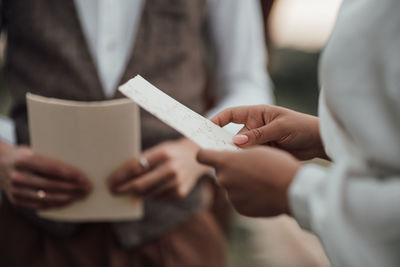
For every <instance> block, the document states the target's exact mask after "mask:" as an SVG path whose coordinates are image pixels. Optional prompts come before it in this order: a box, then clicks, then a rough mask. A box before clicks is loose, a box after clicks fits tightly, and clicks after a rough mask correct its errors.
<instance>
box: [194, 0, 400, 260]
mask: <svg viewBox="0 0 400 267" xmlns="http://www.w3.org/2000/svg"><path fill="white" fill-rule="evenodd" d="M399 11H400V2H399V1H396V0H384V1H373V0H363V1H361V0H352V1H350V0H345V1H344V3H343V5H342V7H341V10H340V13H339V16H338V20H337V24H336V27H335V29H334V31H333V34H332V36H331V39H330V40H329V42H328V45H327V47H326V48H325V51H324V53H323V56H322V58H321V67H320V81H321V87H322V93H321V96H320V110H319V115H320V116H319V117H320V118H317V117H313V116H309V115H305V114H301V113H297V112H294V111H291V110H287V109H284V108H279V107H274V106H252V107H250V106H248V107H239V108H233V109H228V110H225V111H223V112H222V113H220V114H218V115H217V116H216V117H215V118H214V119H213V121H214V122H215V123H217V124H219V125H221V126H223V125H225V124H228V123H229V122H236V123H243V124H244V125H245V127H244V128H243V130H242V131H241V132H240V133H239V134H238V135H237V136H235V137H234V142H235V143H236V144H237V145H239V146H241V147H243V148H247V147H249V146H252V145H261V144H262V145H265V146H262V147H260V146H258V147H255V148H249V149H245V150H242V151H239V152H217V151H208V150H202V151H200V152H199V154H198V159H199V161H200V162H202V163H206V164H208V165H211V166H214V167H215V168H216V170H217V176H218V182H219V183H220V184H221V185H222V186H223V187H225V188H226V189H227V191H228V195H229V197H230V199H231V201H232V203H233V205H234V206H235V207H236V209H237V210H238V211H239V212H241V213H243V214H245V215H249V216H273V215H278V214H284V213H286V214H291V215H293V216H294V217H295V218H296V219H297V221H298V222H299V223H300V225H301V226H303V227H304V228H308V229H310V230H312V231H313V232H315V233H316V234H317V235H318V236H319V237H320V238H321V240H322V243H323V244H324V247H325V250H326V252H327V254H328V257H329V258H330V260H331V263H332V265H333V266H400V254H399V253H398V250H399V247H400V226H399V225H400V205H399V203H400V87H399V86H400V85H399V84H400V54H399V47H400V37H399V36H400V16H398V14H399ZM320 134H321V136H320ZM321 139H322V140H321ZM314 157H321V158H331V159H332V165H331V166H330V167H329V168H323V167H320V166H316V165H313V164H306V165H301V163H300V162H299V160H305V159H311V158H314Z"/></svg>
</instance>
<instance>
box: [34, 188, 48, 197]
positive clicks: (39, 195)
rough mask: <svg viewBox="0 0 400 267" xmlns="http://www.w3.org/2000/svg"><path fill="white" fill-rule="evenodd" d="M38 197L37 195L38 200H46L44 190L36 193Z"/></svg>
mask: <svg viewBox="0 0 400 267" xmlns="http://www.w3.org/2000/svg"><path fill="white" fill-rule="evenodd" d="M36 195H37V197H38V199H41V200H43V199H45V198H46V192H44V190H41V189H40V190H38V191H37V192H36Z"/></svg>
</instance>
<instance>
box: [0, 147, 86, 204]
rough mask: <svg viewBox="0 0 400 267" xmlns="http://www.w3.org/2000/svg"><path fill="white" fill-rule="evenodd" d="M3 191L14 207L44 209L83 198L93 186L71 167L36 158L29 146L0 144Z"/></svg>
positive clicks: (43, 158) (40, 157)
mask: <svg viewBox="0 0 400 267" xmlns="http://www.w3.org/2000/svg"><path fill="white" fill-rule="evenodd" d="M0 188H1V189H3V190H4V191H5V193H6V195H7V198H8V199H9V201H10V202H11V203H12V204H14V205H16V206H19V207H22V208H27V209H32V210H42V209H48V208H55V207H61V206H64V205H68V204H70V203H72V202H73V201H76V200H78V199H81V198H83V197H84V196H86V195H87V194H88V193H89V192H90V190H91V185H90V183H89V181H88V179H87V178H86V176H85V175H84V174H83V173H82V172H80V171H79V170H77V169H75V168H73V167H71V166H68V165H66V164H64V163H61V162H58V161H55V160H52V159H49V158H46V157H43V156H40V155H37V154H35V153H34V152H33V151H32V150H31V149H30V148H28V147H23V146H16V147H13V146H10V145H8V144H6V143H3V142H0Z"/></svg>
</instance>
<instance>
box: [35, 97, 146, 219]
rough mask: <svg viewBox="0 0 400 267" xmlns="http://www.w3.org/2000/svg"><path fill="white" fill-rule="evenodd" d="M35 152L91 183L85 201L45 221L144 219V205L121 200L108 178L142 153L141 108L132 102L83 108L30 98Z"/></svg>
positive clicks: (48, 215) (59, 210) (74, 103)
mask: <svg viewBox="0 0 400 267" xmlns="http://www.w3.org/2000/svg"><path fill="white" fill-rule="evenodd" d="M27 103H28V118H29V132H30V139H31V146H32V149H33V150H34V151H35V152H36V153H38V154H41V155H43V156H48V157H51V158H54V159H56V160H59V161H62V162H65V163H68V164H70V165H72V166H75V167H76V168H79V169H80V170H82V171H83V172H84V173H86V175H87V176H88V177H89V179H90V181H91V183H92V185H93V190H92V192H91V193H90V195H88V197H86V198H85V199H83V200H82V201H78V202H74V203H73V204H71V205H69V206H66V207H62V208H57V209H51V210H46V211H41V212H39V213H38V214H39V216H42V217H45V218H48V219H53V220H61V221H71V222H78V221H120V220H134V219H139V218H141V217H142V215H143V207H142V201H141V199H139V198H137V197H134V196H132V195H130V196H115V195H113V194H111V193H110V191H109V190H108V187H107V185H106V178H107V177H108V176H109V175H110V174H111V173H112V172H113V171H114V170H115V169H116V168H117V167H119V166H120V165H121V164H122V163H123V162H125V161H126V160H128V159H130V158H132V157H135V156H138V155H139V153H140V151H141V139H140V117H139V108H138V106H137V105H136V104H135V103H133V102H132V101H131V100H129V99H126V98H124V99H117V100H107V101H99V102H78V101H69V100H60V99H54V98H46V97H42V96H38V95H33V94H29V93H28V94H27Z"/></svg>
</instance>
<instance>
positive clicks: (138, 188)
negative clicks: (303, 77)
mask: <svg viewBox="0 0 400 267" xmlns="http://www.w3.org/2000/svg"><path fill="white" fill-rule="evenodd" d="M131 187H132V188H133V189H134V191H135V193H138V194H144V193H145V192H146V187H145V186H144V185H143V184H141V183H132V186H131Z"/></svg>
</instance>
